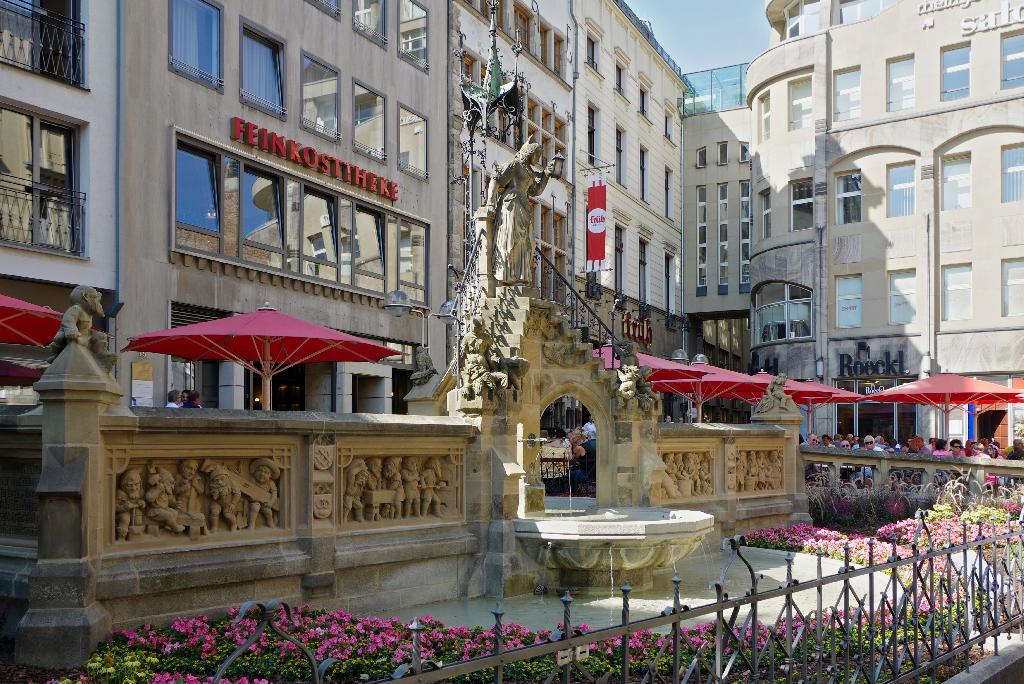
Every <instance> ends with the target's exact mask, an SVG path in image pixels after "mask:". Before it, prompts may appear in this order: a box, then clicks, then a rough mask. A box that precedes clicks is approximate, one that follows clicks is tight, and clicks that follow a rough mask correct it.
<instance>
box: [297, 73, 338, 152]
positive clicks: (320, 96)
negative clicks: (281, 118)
mask: <svg viewBox="0 0 1024 684" xmlns="http://www.w3.org/2000/svg"><path fill="white" fill-rule="evenodd" d="M302 125H303V126H306V127H308V128H312V129H313V130H314V131H316V132H318V133H321V134H323V135H326V136H328V137H331V138H333V137H336V136H337V135H338V72H336V71H334V70H333V69H329V68H327V67H326V66H324V65H323V64H321V63H320V62H317V61H314V60H312V59H310V58H309V57H305V56H304V57H303V58H302Z"/></svg>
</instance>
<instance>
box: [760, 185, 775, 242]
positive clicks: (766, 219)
mask: <svg viewBox="0 0 1024 684" xmlns="http://www.w3.org/2000/svg"><path fill="white" fill-rule="evenodd" d="M760 196H761V238H762V239H768V238H770V237H771V236H772V191H771V190H770V189H768V190H762V191H761V195H760Z"/></svg>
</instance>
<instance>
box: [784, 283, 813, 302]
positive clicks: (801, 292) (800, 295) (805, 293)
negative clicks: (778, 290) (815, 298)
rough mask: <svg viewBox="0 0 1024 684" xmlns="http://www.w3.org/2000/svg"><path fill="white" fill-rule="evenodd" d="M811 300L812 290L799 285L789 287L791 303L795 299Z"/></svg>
mask: <svg viewBox="0 0 1024 684" xmlns="http://www.w3.org/2000/svg"><path fill="white" fill-rule="evenodd" d="M810 298H811V291H810V289H808V288H806V287H800V286H799V285H790V286H789V300H790V301H793V300H795V299H810Z"/></svg>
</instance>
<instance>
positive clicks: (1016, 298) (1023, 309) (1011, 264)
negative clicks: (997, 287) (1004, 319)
mask: <svg viewBox="0 0 1024 684" xmlns="http://www.w3.org/2000/svg"><path fill="white" fill-rule="evenodd" d="M1003 288H1004V290H1003V315H1004V316H1021V315H1024V261H1005V262H1003Z"/></svg>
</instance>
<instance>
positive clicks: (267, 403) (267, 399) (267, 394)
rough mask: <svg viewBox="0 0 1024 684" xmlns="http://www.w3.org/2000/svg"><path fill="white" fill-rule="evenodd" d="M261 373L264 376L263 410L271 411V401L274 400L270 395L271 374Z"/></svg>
mask: <svg viewBox="0 0 1024 684" xmlns="http://www.w3.org/2000/svg"><path fill="white" fill-rule="evenodd" d="M260 375H261V376H263V410H264V411H269V410H270V409H271V406H270V403H271V401H272V400H271V397H270V394H271V383H270V375H269V374H267V373H260Z"/></svg>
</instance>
